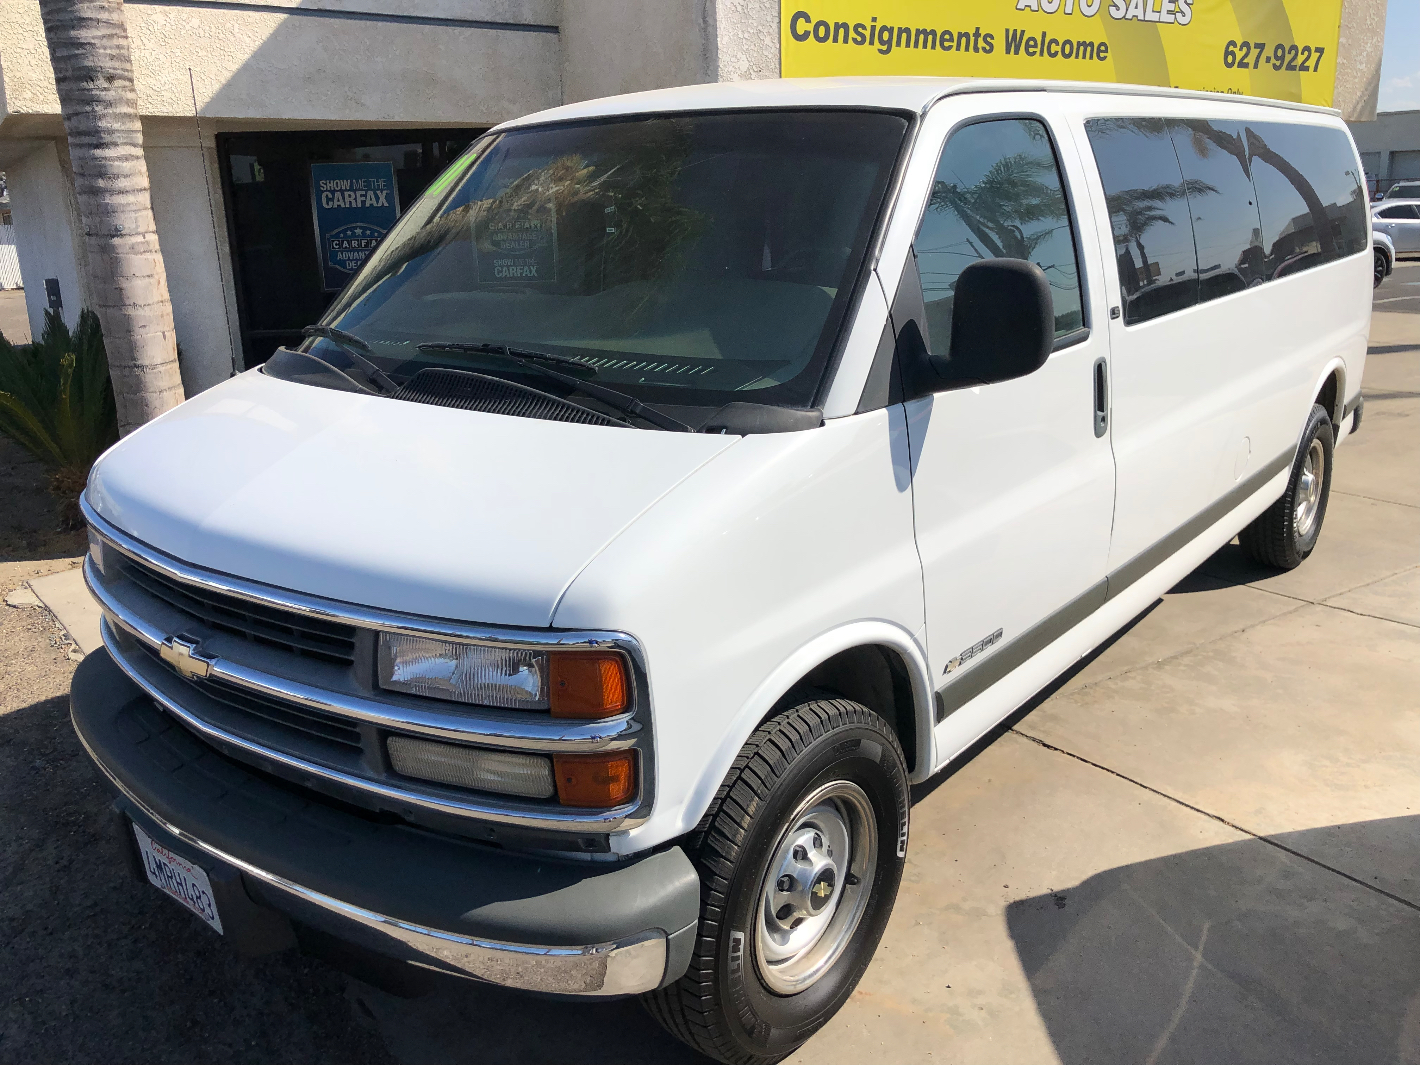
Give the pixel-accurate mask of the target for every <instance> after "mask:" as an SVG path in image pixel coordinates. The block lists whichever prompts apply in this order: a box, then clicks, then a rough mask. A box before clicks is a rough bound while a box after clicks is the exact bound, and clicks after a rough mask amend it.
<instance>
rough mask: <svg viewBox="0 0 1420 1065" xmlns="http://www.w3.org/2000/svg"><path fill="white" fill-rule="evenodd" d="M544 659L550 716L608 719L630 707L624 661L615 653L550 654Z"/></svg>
mask: <svg viewBox="0 0 1420 1065" xmlns="http://www.w3.org/2000/svg"><path fill="white" fill-rule="evenodd" d="M548 658H549V660H550V661H549V670H548V671H549V673H550V674H551V683H550V684H549V685H548V689H549V690H548V701H549V703H550V704H551V707H552V716H553V717H579V718H597V717H610V716H611V715H612V714H619V713H621V712H622V711H623V710H625V709H626V708H627V706H628V705H630V702H631V699H630V694H631V685H630V684H629V683H627V679H626V660H625V659H623V658H622V657H621V655H619V654H617V653H616V652H614V651H609V652H600V651H553V652H552V654H550V655H549V656H548Z"/></svg>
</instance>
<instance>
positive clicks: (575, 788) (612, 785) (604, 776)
mask: <svg viewBox="0 0 1420 1065" xmlns="http://www.w3.org/2000/svg"><path fill="white" fill-rule="evenodd" d="M552 772H553V775H555V776H556V777H557V801H558V802H560V803H561V804H562V805H563V806H591V807H596V808H598V809H606V808H607V807H610V806H620V805H621V804H622V803H624V802H629V801H630V800H631V797H632V796H633V795H635V794H636V752H635V751H611V752H609V753H607V754H557V755H553V756H552Z"/></svg>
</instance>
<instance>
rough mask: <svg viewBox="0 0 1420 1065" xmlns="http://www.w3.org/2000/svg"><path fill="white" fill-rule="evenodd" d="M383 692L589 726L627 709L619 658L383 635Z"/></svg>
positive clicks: (624, 673) (627, 685) (628, 698)
mask: <svg viewBox="0 0 1420 1065" xmlns="http://www.w3.org/2000/svg"><path fill="white" fill-rule="evenodd" d="M379 678H380V687H381V688H385V689H387V690H389V691H401V692H408V693H409V694H411V695H423V696H427V697H429V698H431V699H448V700H452V701H454V702H459V703H473V704H475V705H477V706H496V707H501V708H504V709H509V710H548V711H551V713H552V716H553V717H562V718H581V719H594V718H601V717H610V716H611V715H613V714H619V713H621V712H622V711H623V710H626V709H627V708H628V707H629V706H630V705H631V683H630V678H629V676H628V673H627V669H626V659H625V657H624V656H623V655H622V654H621V653H620V652H618V651H579V650H565V651H564V650H556V651H539V650H532V649H525V648H519V647H487V646H484V645H481V644H476V643H461V642H457V641H454V640H436V639H429V638H427V637H424V636H406V635H404V634H402V633H392V632H382V633H380V653H379Z"/></svg>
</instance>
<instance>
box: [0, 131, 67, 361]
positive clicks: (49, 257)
mask: <svg viewBox="0 0 1420 1065" xmlns="http://www.w3.org/2000/svg"><path fill="white" fill-rule="evenodd" d="M5 177H6V180H7V181H8V183H9V186H10V207H11V211H12V212H13V217H14V224H15V252H16V254H17V255H18V256H19V259H20V274H21V276H22V277H23V278H24V281H25V310H26V311H27V312H28V314H29V319H30V333H31V335H32V336H34V337H35V338H38V337H39V335H40V333H41V332H43V330H44V312H45V308H47V307H48V306H49V304H48V302H47V301H46V299H45V293H44V279H45V278H47V277H57V278H58V279H59V291H60V295H61V296H62V297H63V300H64V320H65V321H66V322H68V323H69V325H70V326H73V325H74V323H75V322H76V321H77V320H78V318H79V311H80V310H81V309H82V308H83V306H84V303H85V300H84V285H83V282H82V281H81V279H80V271H79V254H80V251H79V248H78V247H77V246H76V242H75V237H76V236H77V235H78V234H80V233H81V232H82V230H81V229H80V227H79V219H78V209H77V207H76V206H75V204H74V194H73V191H72V189H73V185H72V183H71V179H70V177H69V175H67V174H66V173H65V171H64V168H63V167H62V165H61V163H60V157H59V148H58V146H57V145H56V144H55V142H54V141H40V142H37V143H35V144H32V145H29V151H28V152H26V153H25V154H23V155H20V156H19V157H18V158H12V160H11V161H10V163H9V164H8V168H7V169H6V171H5Z"/></svg>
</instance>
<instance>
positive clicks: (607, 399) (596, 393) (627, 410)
mask: <svg viewBox="0 0 1420 1065" xmlns="http://www.w3.org/2000/svg"><path fill="white" fill-rule="evenodd" d="M419 350H420V351H463V352H471V353H473V354H476V355H502V356H504V357H505V358H508V359H512V360H513V361H514V362H516V363H517V364H518V365H519V366H522V367H523V368H525V369H528V370H532V371H533V372H534V373H538V374H541V375H542V376H543V377H546V378H548V379H550V380H553V381H560V382H561V383H562V384H564V385H570V386H571V387H572V388H574V389H576V390H577V391H579V392H585V393H586V394H587V395H589V396H592V397H594V398H596V399H599V400H601V401H602V402H603V403H605V404H606V405H607V406H608V407H612V408H615V409H616V410H619V411H621V412H622V413H623V414H630V415H632V416H634V417H637V418H640V419H642V420H643V421H648V422H650V423H651V424H652V425H656V426H659V427H660V428H662V429H669V430H671V431H672V432H676V433H693V432H695V430H694V429H692V428H691V427H690V426H688V425H686V424H685V422H682V421H677V420H676V419H674V418H672V417H671V416H670V415H669V414H662V413H661V412H660V411H658V410H656V409H655V408H654V407H648V406H646V404H644V403H642V402H641V401H640V400H639V399H637V398H636V397H635V396H628V395H627V394H626V393H625V392H618V391H617V390H616V389H614V388H607V387H606V385H597V384H593V383H592V382H591V381H584V380H582V379H581V378H580V377H573V376H572V375H571V374H565V373H562V372H561V371H559V370H554V369H553V368H552V367H551V366H543V365H541V364H542V363H544V362H551V363H556V364H558V365H568V366H579V367H581V368H582V369H584V370H586V369H590V367H588V366H587V364H586V363H584V362H580V361H579V360H577V359H571V358H568V357H567V356H566V355H554V354H552V353H551V352H549V351H533V350H532V349H530V348H513V347H509V346H508V345H507V344H472V343H469V344H465V343H460V342H451V343H445V342H442V341H436V342H430V343H426V344H420V345H419Z"/></svg>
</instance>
